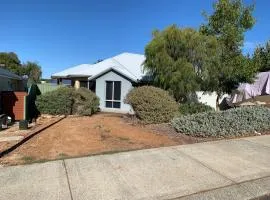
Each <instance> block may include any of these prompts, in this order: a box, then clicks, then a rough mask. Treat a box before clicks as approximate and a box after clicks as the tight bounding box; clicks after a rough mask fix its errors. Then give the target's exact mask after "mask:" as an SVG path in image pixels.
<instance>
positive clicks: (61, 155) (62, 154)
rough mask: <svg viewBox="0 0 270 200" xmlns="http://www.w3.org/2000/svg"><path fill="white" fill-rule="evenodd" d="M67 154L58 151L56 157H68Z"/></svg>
mask: <svg viewBox="0 0 270 200" xmlns="http://www.w3.org/2000/svg"><path fill="white" fill-rule="evenodd" d="M68 156H69V155H68V154H65V153H59V154H58V157H59V158H66V157H68Z"/></svg>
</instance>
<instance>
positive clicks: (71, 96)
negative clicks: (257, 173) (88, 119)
mask: <svg viewBox="0 0 270 200" xmlns="http://www.w3.org/2000/svg"><path fill="white" fill-rule="evenodd" d="M36 104H37V108H38V110H39V111H40V112H41V113H43V114H51V115H70V114H77V115H92V114H93V113H95V112H97V111H98V107H99V99H98V97H97V96H96V95H95V93H93V92H91V91H90V90H87V89H86V88H80V89H78V90H75V89H74V88H68V87H61V88H59V89H57V90H54V91H51V92H47V93H45V94H43V95H41V96H39V97H38V98H37V101H36Z"/></svg>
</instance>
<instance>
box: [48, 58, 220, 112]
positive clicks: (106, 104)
mask: <svg viewBox="0 0 270 200" xmlns="http://www.w3.org/2000/svg"><path fill="white" fill-rule="evenodd" d="M144 61H145V56H144V55H140V54H134V53H122V54H119V55H117V56H114V57H112V58H108V59H106V60H103V61H101V62H99V63H96V64H82V65H78V66H75V67H72V68H69V69H66V70H64V71H61V72H58V73H55V74H53V75H52V78H53V79H57V82H58V83H61V82H62V81H63V80H65V79H68V80H71V85H72V86H74V87H75V88H79V87H86V88H88V89H89V90H92V91H93V92H95V93H96V95H97V96H98V97H99V98H100V109H101V111H105V112H120V113H129V112H131V113H132V112H133V110H132V108H131V106H130V105H128V104H125V103H124V100H125V97H126V95H127V93H128V92H129V91H130V90H131V89H132V88H133V85H135V84H136V83H138V82H139V81H140V80H141V79H142V77H143V76H144V75H145V73H144V71H143V63H144ZM196 94H197V96H198V101H199V102H201V103H204V104H207V105H209V106H211V107H213V108H214V109H215V108H216V97H217V95H216V94H215V93H203V92H196Z"/></svg>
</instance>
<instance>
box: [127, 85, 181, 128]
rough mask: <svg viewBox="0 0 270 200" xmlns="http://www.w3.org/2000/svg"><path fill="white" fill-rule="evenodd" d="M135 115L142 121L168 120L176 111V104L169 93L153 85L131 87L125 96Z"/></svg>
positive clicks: (149, 122)
mask: <svg viewBox="0 0 270 200" xmlns="http://www.w3.org/2000/svg"><path fill="white" fill-rule="evenodd" d="M126 103H129V104H130V105H131V106H132V107H133V109H134V111H135V114H136V116H137V117H138V118H139V119H140V120H142V122H143V123H146V124H151V123H164V122H169V121H170V120H171V119H172V118H173V117H174V116H176V114H177V113H178V104H177V103H176V101H175V100H174V98H173V97H171V96H170V95H169V93H168V92H167V91H165V90H162V89H160V88H156V87H153V86H142V87H137V88H134V89H132V90H131V91H130V92H129V93H128V95H127V97H126Z"/></svg>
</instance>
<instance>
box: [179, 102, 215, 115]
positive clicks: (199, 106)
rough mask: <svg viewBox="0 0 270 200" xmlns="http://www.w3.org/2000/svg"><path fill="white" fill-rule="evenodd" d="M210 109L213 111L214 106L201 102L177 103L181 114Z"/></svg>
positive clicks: (208, 110)
mask: <svg viewBox="0 0 270 200" xmlns="http://www.w3.org/2000/svg"><path fill="white" fill-rule="evenodd" d="M210 111H214V108H212V107H211V106H208V105H205V104H203V103H183V104H180V105H179V112H180V114H182V115H188V114H195V113H201V112H210Z"/></svg>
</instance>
